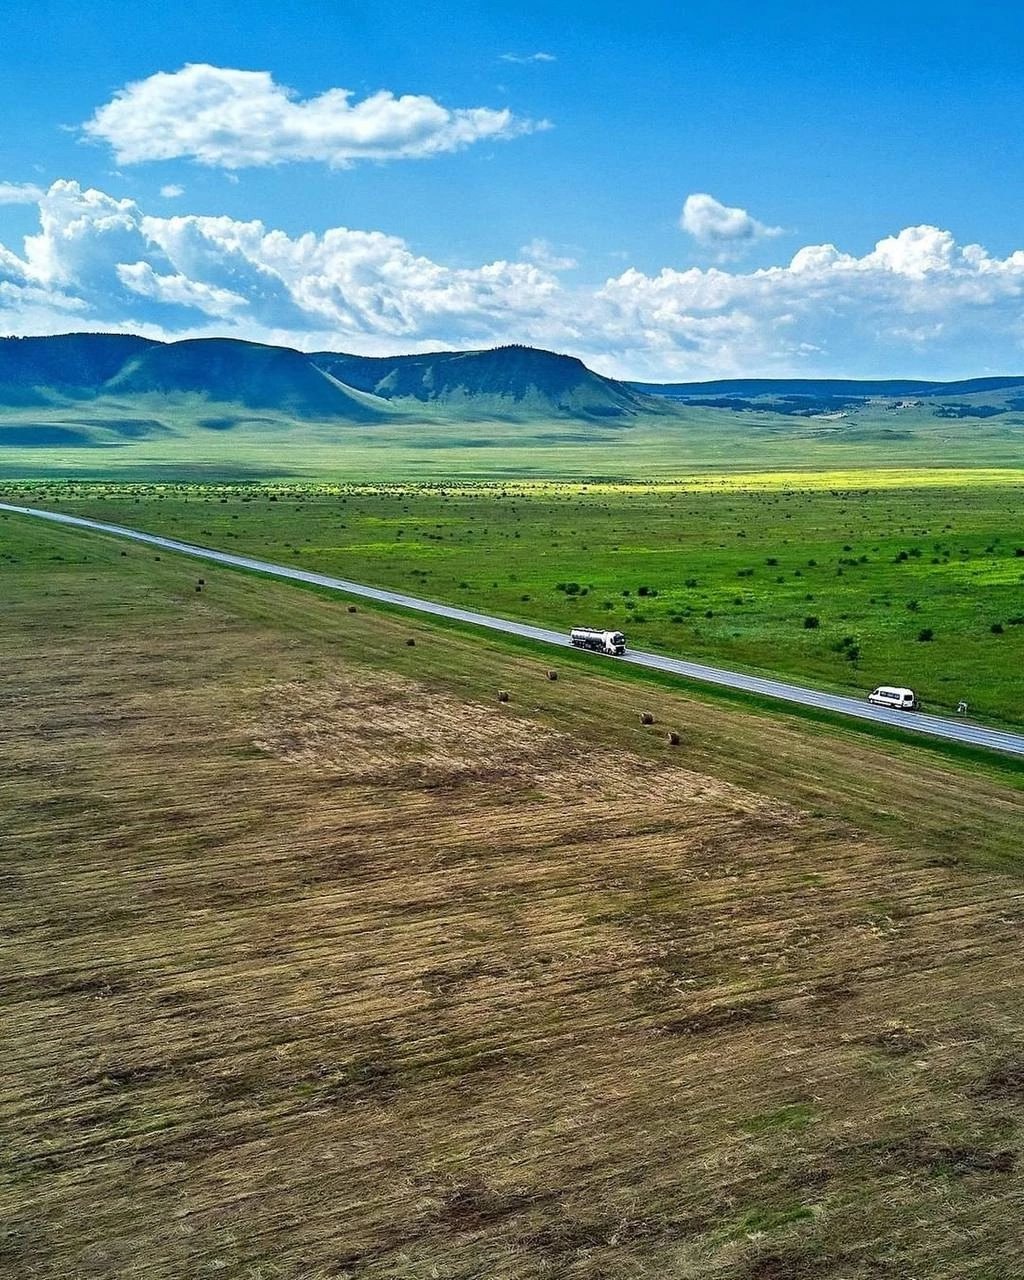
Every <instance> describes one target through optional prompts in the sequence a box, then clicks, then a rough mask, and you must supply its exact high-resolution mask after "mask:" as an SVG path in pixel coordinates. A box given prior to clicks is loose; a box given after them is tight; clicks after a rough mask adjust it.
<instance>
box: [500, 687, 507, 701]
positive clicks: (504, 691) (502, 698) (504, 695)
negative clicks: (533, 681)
mask: <svg viewBox="0 0 1024 1280" xmlns="http://www.w3.org/2000/svg"><path fill="white" fill-rule="evenodd" d="M508 697H509V694H508V690H507V689H499V690H498V701H499V702H508Z"/></svg>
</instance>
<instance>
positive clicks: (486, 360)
mask: <svg viewBox="0 0 1024 1280" xmlns="http://www.w3.org/2000/svg"><path fill="white" fill-rule="evenodd" d="M1015 391H1021V392H1022V393H1024V376H1005V377H985V378H971V379H966V380H961V381H957V382H934V381H924V380H915V379H885V380H878V381H870V380H863V379H860V380H857V379H838V378H823V379H811V378H779V379H771V378H738V379H718V380H715V381H709V382H681V383H651V382H623V381H617V380H616V379H614V378H606V377H603V376H602V375H601V374H598V373H595V372H594V371H593V370H591V369H589V368H587V366H586V365H585V364H584V363H583V362H582V361H581V360H579V359H577V358H576V357H574V356H566V355H560V354H558V353H556V352H552V351H543V350H539V349H537V348H534V347H527V346H521V345H511V346H503V347H497V348H494V349H491V350H481V351H436V352H429V353H425V354H416V355H398V356H357V355H347V354H344V353H342V352H334V351H318V352H313V353H312V354H307V353H304V352H301V351H296V350H294V349H292V348H290V347H278V346H271V345H268V344H264V343H256V342H245V341H242V340H240V339H236V338H190V339H184V340H182V341H178V342H160V341H158V340H156V339H152V338H144V337H138V336H135V335H131V334H96V333H78V334H75V333H71V334H60V335H56V336H53V337H38V338H2V339H0V407H2V406H6V407H8V408H20V409H26V408H32V407H47V406H50V407H52V406H61V405H75V404H78V403H80V402H82V401H87V400H92V399H99V398H104V399H110V400H112V401H117V400H118V399H121V400H123V401H125V402H127V401H129V400H133V399H138V398H139V397H143V398H145V397H150V396H157V397H172V398H173V397H181V398H185V399H188V403H194V404H196V405H199V406H202V405H203V404H205V403H206V402H209V403H210V404H211V405H229V406H233V407H234V409H235V410H236V411H237V412H238V413H243V412H245V411H250V412H252V411H255V412H259V411H270V412H274V413H278V414H282V415H286V416H290V417H292V418H295V419H305V420H311V421H327V422H331V421H334V422H338V423H344V422H352V423H373V422H381V423H384V422H388V421H391V420H394V419H395V418H396V416H397V417H402V418H403V419H404V420H406V421H408V420H410V419H412V420H419V419H421V418H423V417H426V418H430V417H433V418H434V419H437V418H438V417H439V416H440V417H456V418H459V417H461V418H466V419H480V420H485V419H489V418H490V419H495V420H498V419H500V420H507V421H537V420H545V419H547V420H551V419H563V420H578V421H581V422H590V423H592V424H596V425H602V424H604V425H608V426H619V425H621V426H626V425H628V424H629V423H630V422H631V421H634V420H645V419H650V418H652V417H657V416H662V415H665V414H678V411H679V409H685V408H692V409H711V410H718V409H721V410H732V411H737V410H755V411H761V412H772V413H778V414H784V415H795V416H803V417H813V416H817V415H822V414H843V413H844V412H846V411H847V410H849V409H856V408H857V407H858V406H861V405H864V404H866V403H867V402H869V401H875V402H877V401H879V400H883V399H888V400H890V401H893V402H894V406H895V403H896V402H899V401H901V400H915V401H927V402H929V403H931V404H934V405H935V408H934V411H933V412H934V414H935V415H936V416H939V417H987V416H992V415H998V414H1002V413H1006V412H1009V411H1013V410H1019V409H1021V408H1024V394H1022V395H1021V396H1017V397H1014V395H1013V392H1015ZM189 398H190V399H189ZM200 412H201V409H200ZM213 420H214V419H211V421H213ZM217 421H219V419H217Z"/></svg>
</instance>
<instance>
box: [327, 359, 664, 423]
mask: <svg viewBox="0 0 1024 1280" xmlns="http://www.w3.org/2000/svg"><path fill="white" fill-rule="evenodd" d="M310 358H311V359H312V360H313V361H314V363H315V364H316V365H317V366H318V367H319V368H321V369H324V370H326V371H328V372H330V373H332V374H334V375H335V377H337V378H339V379H340V380H341V381H342V382H345V383H347V384H348V385H349V386H352V387H359V388H360V389H361V390H363V391H367V392H371V393H372V394H373V395H375V396H381V397H382V398H384V399H386V400H412V401H418V402H420V403H423V404H428V403H430V404H435V405H444V406H445V407H447V408H451V409H466V408H468V409H472V410H473V411H475V412H477V413H482V414H488V415H489V414H498V415H506V414H515V415H531V414H532V415H537V414H543V415H547V416H551V415H555V416H564V417H572V418H592V419H594V418H596V419H612V420H614V419H618V418H630V417H637V416H640V415H644V414H651V413H655V414H660V413H664V412H665V406H664V403H662V402H659V401H658V400H656V399H654V398H653V397H651V396H649V395H646V394H644V393H642V392H638V391H635V390H632V389H631V388H630V387H628V386H626V385H625V384H624V383H621V382H616V381H614V380H613V379H611V378H603V377H601V376H600V374H596V373H594V372H592V371H591V370H590V369H588V368H587V367H586V365H585V364H584V363H583V361H582V360H577V359H576V358H575V357H573V356H563V355H558V354H556V353H555V352H552V351H539V350H536V349H535V348H533V347H523V346H508V347H498V348H497V349H496V350H493V351H437V352H431V353H429V354H425V355H410V356H389V357H370V356H350V355H339V354H336V353H334V352H329V351H321V352H316V353H315V354H314V355H312V356H311V357H310Z"/></svg>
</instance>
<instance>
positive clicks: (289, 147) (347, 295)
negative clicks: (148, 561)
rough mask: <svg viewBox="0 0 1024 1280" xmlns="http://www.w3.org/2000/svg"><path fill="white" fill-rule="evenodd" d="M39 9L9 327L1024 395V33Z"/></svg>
mask: <svg viewBox="0 0 1024 1280" xmlns="http://www.w3.org/2000/svg"><path fill="white" fill-rule="evenodd" d="M894 10H895V11H890V10H889V9H888V8H886V7H883V6H882V5H880V4H874V3H864V4H837V5H833V6H828V5H822V4H821V3H817V4H810V3H782V2H781V0H764V3H761V4H758V5H756V6H755V5H752V4H745V3H744V4H740V3H734V2H733V0H720V2H719V3H716V4H713V5H712V4H707V3H704V4H701V5H697V4H690V3H686V0H677V2H676V3H667V2H666V3H660V2H657V0H637V2H636V3H633V4H628V5H622V4H620V5H615V6H612V5H610V4H604V3H600V2H599V0H591V2H590V3H586V4H584V3H569V2H568V0H548V2H547V3H534V2H533V0H521V2H520V3H516V4H505V3H503V2H501V0H494V2H492V3H488V4H483V3H466V2H464V0H446V3H445V4H443V5H442V4H440V3H438V4H422V3H417V2H416V0H406V3H392V0H380V2H375V3H365V2H362V0H316V2H315V3H313V2H311V0H292V3H290V4H288V5H284V4H282V3H268V2H267V0H246V2H245V3H241V2H240V0H208V3H205V4H202V5H200V4H189V5H184V4H181V5H176V4H174V3H173V2H172V3H170V4H167V5H164V6H151V5H138V6H126V5H124V4H123V0H122V2H120V3H113V2H112V0H77V3H71V2H70V0H33V2H31V3H29V2H28V0H7V3H6V4H5V5H4V8H3V13H2V15H0V121H2V124H0V130H2V135H0V136H2V147H0V333H20V334H32V333H54V332H68V331H72V330H84V329H89V330H104V331H111V330H125V331H131V332H141V333H147V334H150V335H152V336H155V337H163V338H175V337H186V336H197V335H207V334H226V335H229V336H236V337H242V338H251V339H254V340H257V341H269V342H279V343H286V344H289V345H293V346H296V347H299V348H302V349H306V350H316V349H328V348H329V349H334V350H344V351H355V352H365V353H368V354H387V353H392V352H398V351H416V350H431V349H439V348H452V347H455V348H464V347H485V346H494V345H498V344H500V343H503V342H527V343H531V344H533V345H537V346H544V347H548V348H551V349H554V350H559V351H566V352H570V353H572V354H575V355H579V356H581V357H582V358H583V359H584V360H586V361H587V363H588V364H590V365H591V366H592V367H593V368H595V369H598V370H600V371H601V372H604V373H609V374H613V375H617V376H625V377H636V378H649V379H652V380H661V381H670V380H681V379H697V378H712V377H741V376H789V375H797V376H835V377H843V376H856V377H893V376H919V377H939V378H941V377H960V376H972V375H975V374H981V373H989V372H1021V371H1022V370H1024V218H1022V215H1021V209H1022V208H1024V199H1022V197H1024V94H1022V92H1021V89H1022V80H1024V77H1022V74H1021V71H1020V67H1019V64H1020V62H1021V58H1020V54H1019V51H1020V49H1021V48H1022V47H1024V12H1022V10H1021V9H1020V7H1019V6H1013V7H1010V6H1007V7H1005V8H1004V7H1003V6H999V5H989V6H974V7H968V6H963V5H952V4H946V3H941V2H940V3H933V4H930V5H927V6H926V5H918V4H903V5H897V6H894Z"/></svg>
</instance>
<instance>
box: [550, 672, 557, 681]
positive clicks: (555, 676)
mask: <svg viewBox="0 0 1024 1280" xmlns="http://www.w3.org/2000/svg"><path fill="white" fill-rule="evenodd" d="M548 679H549V680H557V679H558V672H557V671H549V672H548Z"/></svg>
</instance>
